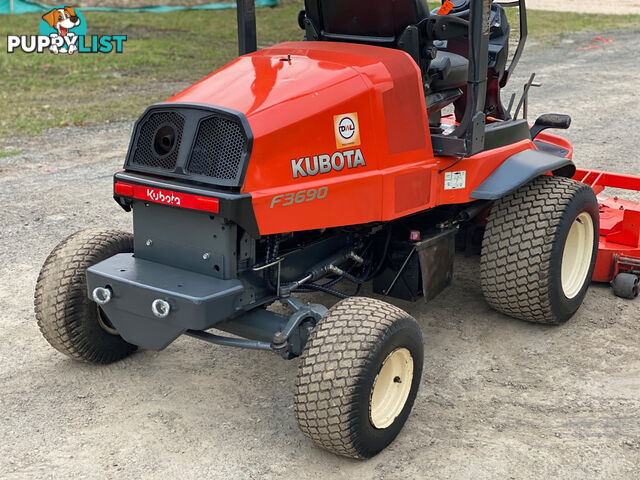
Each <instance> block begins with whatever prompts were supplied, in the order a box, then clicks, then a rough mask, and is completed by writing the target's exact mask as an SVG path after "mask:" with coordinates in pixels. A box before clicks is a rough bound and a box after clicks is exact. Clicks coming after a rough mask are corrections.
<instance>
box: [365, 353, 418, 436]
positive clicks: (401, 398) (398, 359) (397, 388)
mask: <svg viewBox="0 0 640 480" xmlns="http://www.w3.org/2000/svg"><path fill="white" fill-rule="evenodd" d="M412 382H413V357H412V356H411V353H410V352H409V350H407V349H406V348H398V349H396V350H394V351H393V352H391V353H390V354H389V356H387V358H386V359H385V361H384V362H383V363H382V367H380V371H379V372H378V375H377V376H376V379H375V381H374V382H373V390H372V391H371V400H370V402H369V418H370V420H371V424H372V425H373V426H374V427H375V428H378V429H383V428H387V427H388V426H389V425H391V424H392V423H393V422H394V421H395V419H396V418H398V415H400V413H401V412H402V410H403V409H404V405H405V403H407V398H409V392H410V391H411V383H412Z"/></svg>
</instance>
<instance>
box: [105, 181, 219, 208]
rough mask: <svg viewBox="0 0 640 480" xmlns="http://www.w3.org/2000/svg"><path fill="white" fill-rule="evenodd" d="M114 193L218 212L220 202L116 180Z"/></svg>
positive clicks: (175, 205) (215, 199) (164, 203)
mask: <svg viewBox="0 0 640 480" xmlns="http://www.w3.org/2000/svg"><path fill="white" fill-rule="evenodd" d="M114 191H115V194H116V195H118V196H121V197H130V198H137V199H138V200H144V201H146V202H153V203H160V204H162V205H170V206H172V207H181V208H190V209H192V210H202V211H204V212H211V213H218V212H219V211H220V202H219V200H218V199H217V198H211V197H202V196H200V195H191V194H189V193H181V192H174V191H172V190H161V189H159V188H153V187H146V186H144V185H133V184H130V183H123V182H116V184H115V187H114Z"/></svg>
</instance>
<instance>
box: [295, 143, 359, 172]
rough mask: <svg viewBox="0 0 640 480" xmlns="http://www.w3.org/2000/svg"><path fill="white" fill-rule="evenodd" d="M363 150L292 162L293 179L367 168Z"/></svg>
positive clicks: (316, 156) (304, 158)
mask: <svg viewBox="0 0 640 480" xmlns="http://www.w3.org/2000/svg"><path fill="white" fill-rule="evenodd" d="M366 166H367V163H366V162H365V160H364V155H362V150H360V149H359V148H358V149H356V150H347V151H344V152H336V153H334V154H333V155H314V156H313V157H302V158H300V159H298V160H296V159H295V158H294V159H293V160H291V170H293V178H298V177H309V176H311V177H313V176H315V175H318V174H319V173H329V172H331V171H335V172H339V171H341V170H344V169H345V168H357V167H366Z"/></svg>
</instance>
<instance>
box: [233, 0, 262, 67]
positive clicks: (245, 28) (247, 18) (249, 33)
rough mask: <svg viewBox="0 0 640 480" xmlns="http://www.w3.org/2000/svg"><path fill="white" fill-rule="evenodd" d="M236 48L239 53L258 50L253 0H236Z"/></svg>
mask: <svg viewBox="0 0 640 480" xmlns="http://www.w3.org/2000/svg"><path fill="white" fill-rule="evenodd" d="M238 50H239V52H240V55H246V54H247V53H252V52H255V51H256V50H258V33H257V27H256V5H255V1H254V0H238Z"/></svg>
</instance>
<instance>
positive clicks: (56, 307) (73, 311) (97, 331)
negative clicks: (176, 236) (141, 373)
mask: <svg viewBox="0 0 640 480" xmlns="http://www.w3.org/2000/svg"><path fill="white" fill-rule="evenodd" d="M130 252H133V236H132V235H131V234H130V233H126V232H121V231H117V230H107V231H105V230H83V231H80V232H77V233H75V234H73V235H71V236H70V237H69V238H67V239H66V240H64V241H63V242H62V243H60V244H59V245H58V246H57V247H56V248H55V249H54V250H53V252H51V254H50V255H49V257H48V258H47V260H46V261H45V263H44V265H43V267H42V270H41V271H40V276H39V277H38V282H37V284H36V291H35V312H36V319H37V321H38V326H39V327H40V331H41V332H42V335H43V336H44V338H45V339H46V340H47V341H48V342H49V343H50V344H51V346H52V347H53V348H55V349H56V350H58V351H59V352H61V353H64V354H65V355H67V356H69V357H71V358H74V359H76V360H83V361H86V362H91V363H99V364H107V363H112V362H116V361H118V360H121V359H123V358H125V357H127V356H129V355H131V354H132V353H133V352H135V351H136V349H137V348H138V347H136V346H135V345H131V344H130V343H127V342H125V341H124V340H123V339H122V337H120V335H118V332H117V331H116V330H115V329H114V328H113V325H111V323H110V322H109V319H108V318H107V317H106V316H105V315H104V313H103V312H102V311H101V310H100V309H99V308H98V305H97V304H96V303H94V302H93V301H91V300H90V299H89V297H88V293H87V280H86V271H87V268H89V267H90V266H92V265H95V264H96V263H98V262H101V261H102V260H106V259H107V258H109V257H112V256H113V255H116V254H118V253H130Z"/></svg>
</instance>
